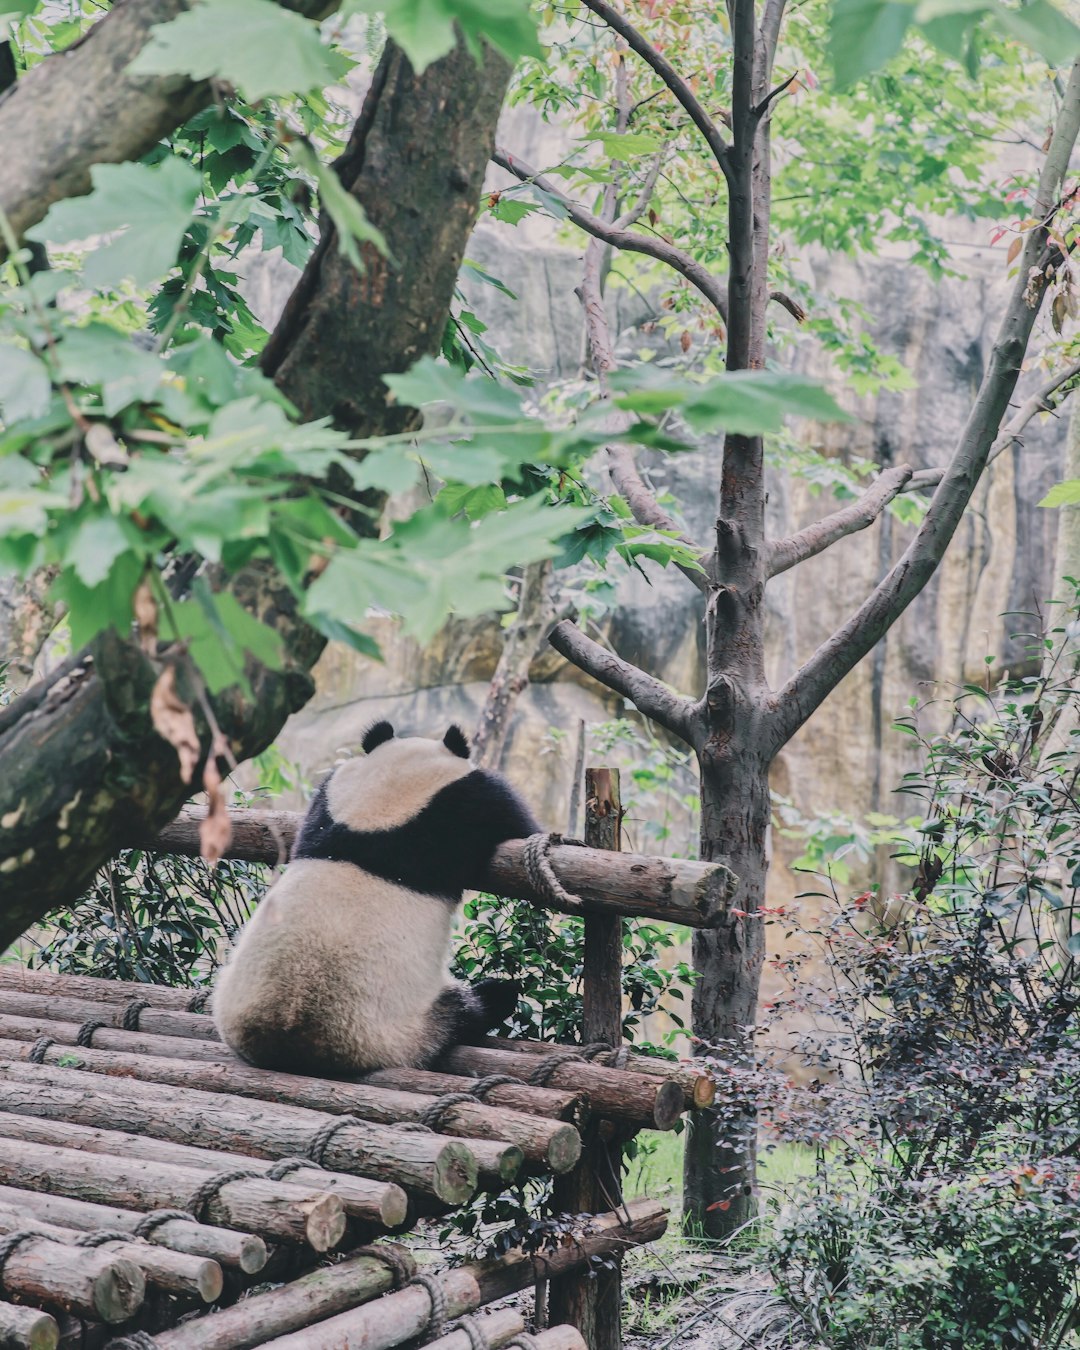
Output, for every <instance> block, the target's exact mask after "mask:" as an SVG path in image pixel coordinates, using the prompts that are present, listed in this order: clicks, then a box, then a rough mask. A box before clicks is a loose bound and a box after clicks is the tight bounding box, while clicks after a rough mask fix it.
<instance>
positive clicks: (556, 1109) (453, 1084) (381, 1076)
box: [359, 1069, 589, 1129]
mask: <svg viewBox="0 0 1080 1350" xmlns="http://www.w3.org/2000/svg"><path fill="white" fill-rule="evenodd" d="M359 1081H360V1082H362V1083H369V1084H370V1085H371V1086H372V1087H387V1088H398V1089H400V1091H402V1092H420V1093H425V1094H431V1095H433V1096H436V1097H441V1096H442V1095H443V1094H445V1093H447V1092H470V1091H472V1090H473V1089H474V1088H475V1087H476V1084H477V1079H476V1077H469V1078H466V1077H464V1075H462V1074H456V1073H438V1072H437V1071H435V1070H432V1069H376V1070H375V1072H374V1073H367V1074H364V1076H363V1078H361V1079H360V1080H359ZM483 1100H484V1101H485V1102H486V1103H487V1104H488V1105H489V1106H505V1107H507V1108H508V1109H509V1110H511V1111H524V1112H525V1114H526V1115H528V1116H548V1117H550V1118H551V1119H552V1120H565V1121H567V1122H568V1123H569V1124H571V1125H573V1126H575V1127H576V1128H578V1129H580V1128H581V1126H582V1125H583V1124H584V1123H585V1121H586V1119H587V1118H588V1114H589V1102H588V1098H587V1097H586V1096H585V1094H584V1093H583V1092H575V1091H573V1090H567V1089H565V1088H550V1087H546V1088H538V1087H528V1086H526V1084H524V1083H496V1084H493V1085H492V1086H490V1087H488V1088H486V1089H485V1090H484V1096H483Z"/></svg>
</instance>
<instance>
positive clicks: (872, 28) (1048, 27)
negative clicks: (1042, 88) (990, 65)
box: [829, 0, 1080, 87]
mask: <svg viewBox="0 0 1080 1350" xmlns="http://www.w3.org/2000/svg"><path fill="white" fill-rule="evenodd" d="M911 27H916V28H918V29H920V30H921V32H922V33H923V35H924V36H925V37H926V38H927V39H928V40H929V41H930V42H932V43H933V44H934V45H935V46H936V47H938V48H939V49H940V50H941V51H943V52H944V53H945V54H946V55H947V56H950V57H952V59H953V60H955V61H961V62H963V63H964V64H965V66H966V68H967V72H968V74H969V75H970V76H971V77H972V78H973V79H974V78H975V77H976V76H977V75H978V71H979V61H980V56H981V54H982V53H981V41H982V37H983V30H984V29H985V28H987V27H988V28H990V29H991V30H992V31H994V32H996V33H997V34H998V35H999V36H1000V37H1003V38H1005V39H1006V40H1007V41H1010V42H1017V43H1021V44H1023V45H1024V46H1026V47H1028V48H1030V49H1031V50H1033V51H1034V52H1036V53H1037V54H1038V55H1039V56H1041V57H1042V58H1043V59H1044V60H1045V61H1048V62H1049V63H1050V64H1052V65H1067V64H1068V63H1069V62H1070V61H1071V60H1072V59H1073V58H1074V57H1075V56H1076V55H1077V54H1078V53H1080V28H1078V27H1077V26H1076V24H1074V23H1073V22H1072V20H1071V19H1069V18H1068V17H1067V16H1066V15H1065V14H1063V13H1062V11H1061V10H1060V9H1058V8H1057V7H1056V6H1054V5H1052V4H1050V3H1049V0H1030V3H1028V4H1020V5H1010V4H1002V3H998V2H996V0H921V3H915V0H835V3H834V5H833V12H832V22H831V24H830V27H829V58H830V61H831V63H832V67H833V73H834V75H835V77H836V81H837V83H838V84H839V85H840V86H841V87H846V86H848V85H851V84H854V83H855V82H856V81H857V80H860V79H862V78H863V77H864V76H866V75H870V74H873V73H874V72H875V71H877V70H880V69H881V67H882V66H884V65H887V64H888V62H889V61H890V60H891V59H892V58H893V57H894V56H896V55H897V53H898V52H899V51H900V49H901V47H902V46H903V43H904V39H905V37H906V36H907V34H908V30H909V29H910V28H911Z"/></svg>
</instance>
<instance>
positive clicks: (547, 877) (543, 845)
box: [521, 832, 585, 910]
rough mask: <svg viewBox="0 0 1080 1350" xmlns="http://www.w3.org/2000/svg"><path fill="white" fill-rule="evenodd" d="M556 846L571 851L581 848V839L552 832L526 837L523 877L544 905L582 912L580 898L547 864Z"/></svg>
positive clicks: (522, 860) (523, 852)
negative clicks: (570, 849)
mask: <svg viewBox="0 0 1080 1350" xmlns="http://www.w3.org/2000/svg"><path fill="white" fill-rule="evenodd" d="M560 844H566V845H570V846H572V847H574V848H584V847H585V844H584V842H583V841H582V840H581V839H568V838H567V837H566V836H565V835H562V834H556V833H554V832H552V833H550V834H530V835H529V837H528V839H526V840H525V846H524V848H523V849H522V851H521V863H522V866H523V867H524V868H525V875H526V876H527V877H528V878H529V885H530V886H532V887H533V889H534V890H536V891H538V892H539V894H540V896H541V898H542V899H543V900H544V901H545V902H546V903H547V904H549V905H559V904H561V905H568V906H569V907H570V908H571V909H579V910H584V908H585V904H584V901H583V900H582V898H581V896H580V895H574V894H573V892H572V891H568V890H567V889H566V887H565V886H564V885H563V884H562V882H561V881H560V880H559V878H558V877H557V876H556V875H555V869H554V868H553V867H552V865H551V856H550V855H551V850H552V849H553V848H555V847H556V846H558V845H560Z"/></svg>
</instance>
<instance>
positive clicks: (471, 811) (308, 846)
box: [292, 769, 539, 904]
mask: <svg viewBox="0 0 1080 1350" xmlns="http://www.w3.org/2000/svg"><path fill="white" fill-rule="evenodd" d="M538 829H539V826H538V825H537V824H536V821H535V820H534V819H533V817H532V813H531V812H530V811H529V809H528V807H526V806H525V804H524V803H523V802H522V801H521V799H520V798H519V797H518V795H517V794H516V793H515V792H514V790H513V788H511V787H510V785H509V783H507V782H505V781H504V780H503V779H501V778H499V777H498V776H497V775H495V774H491V773H488V772H486V771H485V770H483V769H474V770H473V771H472V773H469V774H466V776H465V777H464V778H459V779H457V781H455V782H453V783H450V784H448V785H447V786H446V787H444V788H441V789H440V790H439V791H438V792H437V793H436V794H435V795H434V796H433V797H432V799H431V801H429V802H428V804H427V805H426V806H425V807H424V808H423V810H422V811H419V812H417V814H416V815H415V816H413V817H412V819H411V820H407V821H406V822H405V823H404V824H402V825H398V826H395V827H394V828H393V829H387V830H353V829H350V828H349V827H348V826H347V825H345V824H343V823H342V822H341V821H337V820H335V819H334V818H333V816H332V815H331V813H330V807H329V801H328V796H327V783H324V784H323V785H322V786H321V787H320V788H319V790H318V791H317V792H316V793H315V796H314V797H313V798H312V800H311V805H310V806H309V807H308V812H307V815H306V816H305V817H304V823H303V826H302V827H301V830H300V833H299V835H298V836H297V840H296V844H295V845H294V847H293V854H292V856H293V858H296V859H299V858H317V859H320V860H322V861H325V862H346V863H352V864H353V865H354V866H356V867H361V868H363V870H364V871H365V872H370V873H371V874H373V875H374V876H378V877H382V878H384V879H385V880H387V881H392V882H395V883H397V884H398V885H400V886H405V887H407V888H408V889H409V890H411V891H419V892H421V893H422V894H425V895H433V896H438V897H439V898H441V899H444V900H447V901H449V902H451V903H453V904H456V903H457V902H458V901H459V900H460V899H461V893H462V891H463V890H464V889H465V888H466V886H468V885H470V884H473V883H475V881H476V879H477V875H478V874H479V873H480V872H482V871H483V870H484V868H485V867H486V866H487V864H488V863H489V862H490V861H491V856H492V854H493V853H494V852H495V849H496V848H497V847H498V845H499V844H501V843H502V842H503V840H505V839H521V838H524V837H525V836H526V835H530V834H535V833H536V831H537V830H538Z"/></svg>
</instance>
